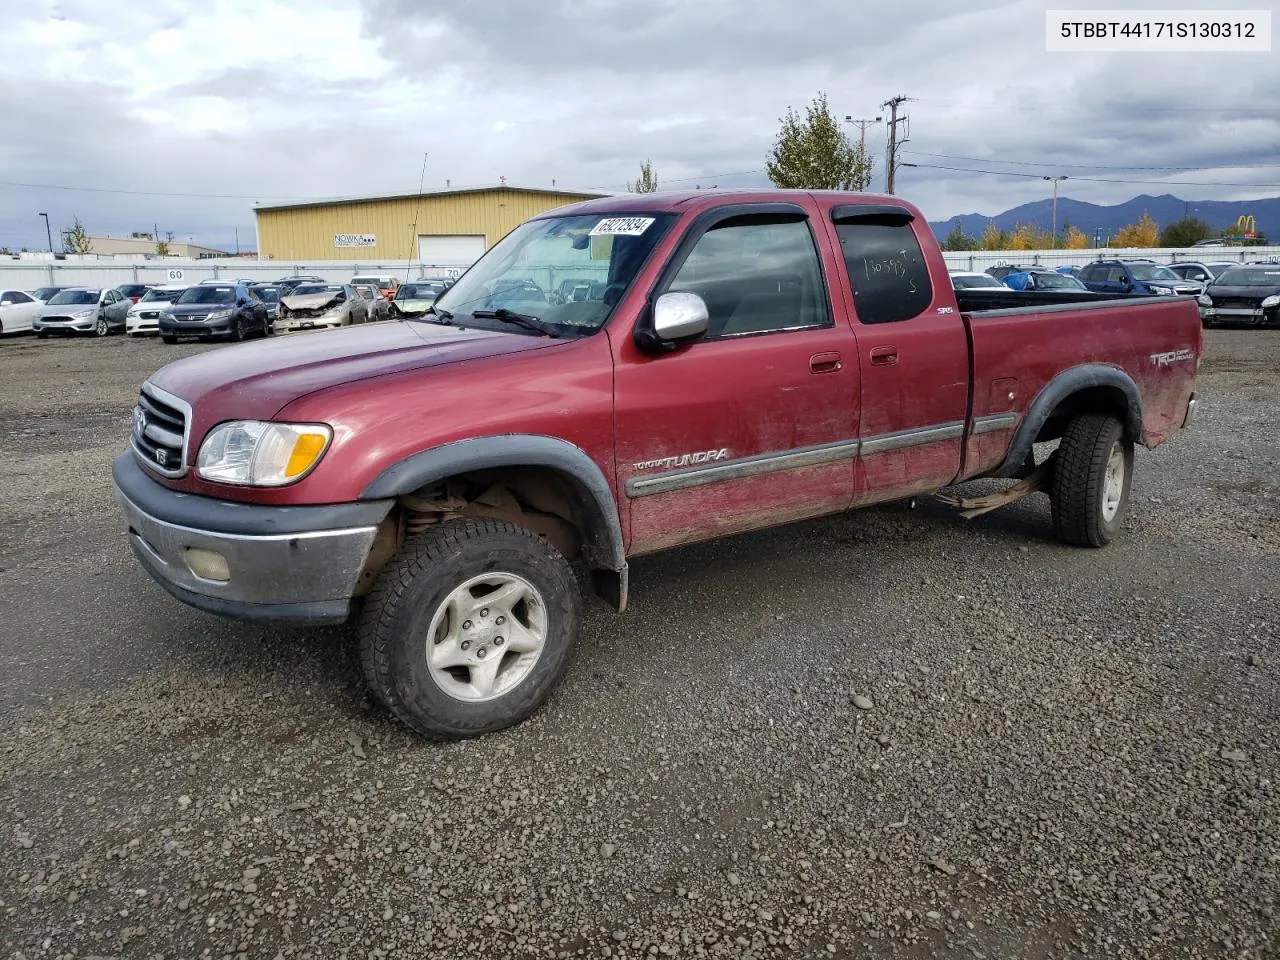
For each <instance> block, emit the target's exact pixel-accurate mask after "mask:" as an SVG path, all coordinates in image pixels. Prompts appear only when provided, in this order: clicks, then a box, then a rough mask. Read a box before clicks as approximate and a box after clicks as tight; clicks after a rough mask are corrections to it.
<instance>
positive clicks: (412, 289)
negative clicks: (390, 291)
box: [391, 280, 448, 320]
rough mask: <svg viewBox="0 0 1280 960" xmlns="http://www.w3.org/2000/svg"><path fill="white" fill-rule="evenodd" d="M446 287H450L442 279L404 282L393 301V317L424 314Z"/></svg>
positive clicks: (394, 318) (395, 318)
mask: <svg viewBox="0 0 1280 960" xmlns="http://www.w3.org/2000/svg"><path fill="white" fill-rule="evenodd" d="M446 289H448V288H447V287H445V285H444V282H443V281H441V280H415V281H413V282H412V283H402V284H401V285H400V288H399V289H398V290H396V296H395V299H394V300H392V301H391V319H393V320H397V319H399V318H400V317H420V316H422V314H424V313H426V312H427V310H429V309H430V308H431V305H432V304H433V303H435V302H436V298H437V297H439V296H440V295H441V294H442V293H444V292H445V290H446Z"/></svg>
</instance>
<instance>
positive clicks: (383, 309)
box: [352, 283, 391, 321]
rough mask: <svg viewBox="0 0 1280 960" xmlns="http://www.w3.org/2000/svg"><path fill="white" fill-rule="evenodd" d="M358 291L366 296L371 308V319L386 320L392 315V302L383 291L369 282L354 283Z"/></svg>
mask: <svg viewBox="0 0 1280 960" xmlns="http://www.w3.org/2000/svg"><path fill="white" fill-rule="evenodd" d="M352 287H353V288H354V289H355V291H356V293H358V294H360V296H362V297H364V302H365V306H367V307H368V308H369V320H370V321H374V320H386V319H387V318H388V317H390V316H391V304H390V303H388V302H387V298H386V297H384V296H383V295H382V291H381V290H379V289H378V288H377V287H375V286H373V285H372V284H369V283H353V284H352Z"/></svg>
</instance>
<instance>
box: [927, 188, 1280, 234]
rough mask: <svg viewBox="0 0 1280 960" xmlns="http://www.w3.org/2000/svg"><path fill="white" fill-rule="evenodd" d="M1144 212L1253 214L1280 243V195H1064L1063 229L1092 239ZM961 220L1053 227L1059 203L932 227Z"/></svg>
mask: <svg viewBox="0 0 1280 960" xmlns="http://www.w3.org/2000/svg"><path fill="white" fill-rule="evenodd" d="M1144 210H1145V211H1146V212H1147V213H1149V214H1151V218H1152V219H1153V220H1155V222H1156V223H1158V224H1160V226H1161V227H1163V226H1165V225H1166V224H1169V223H1173V222H1174V221H1175V220H1181V219H1182V218H1183V216H1184V211H1186V212H1187V214H1188V215H1190V216H1193V217H1199V218H1200V219H1201V220H1204V221H1205V222H1206V223H1208V224H1209V226H1211V227H1213V228H1214V229H1215V230H1223V229H1225V228H1226V227H1229V226H1231V224H1233V223H1235V222H1236V220H1237V219H1239V218H1240V217H1241V216H1252V217H1253V218H1254V219H1255V220H1256V221H1257V224H1258V232H1259V233H1263V234H1266V236H1267V238H1268V240H1270V241H1271V242H1272V243H1275V242H1277V241H1280V197H1269V198H1266V199H1262V200H1182V199H1181V198H1179V197H1175V196H1173V195H1172V194H1168V193H1166V194H1164V195H1163V196H1159V197H1151V196H1147V195H1146V194H1143V195H1141V196H1137V197H1134V198H1133V199H1132V200H1126V201H1125V202H1124V203H1117V204H1115V205H1114V206H1099V205H1098V204H1096V203H1085V202H1084V201H1082V200H1072V199H1071V198H1070V197H1063V196H1059V197H1058V229H1059V230H1061V229H1062V225H1063V224H1064V223H1069V224H1071V225H1072V226H1073V227H1076V228H1078V229H1079V230H1081V231H1083V233H1084V234H1085V236H1087V237H1089V238H1090V239H1092V238H1093V235H1094V231H1095V230H1097V229H1098V228H1099V227H1101V228H1102V229H1103V231H1104V232H1105V234H1106V235H1110V234H1113V233H1115V232H1117V231H1118V230H1120V229H1121V228H1122V227H1126V226H1128V225H1129V224H1131V223H1137V222H1138V218H1139V217H1141V216H1142V212H1143V211H1144ZM957 219H958V220H959V221H960V222H961V224H963V226H964V232H965V233H968V234H971V235H972V236H975V237H976V236H979V235H981V233H982V231H983V230H984V229H986V226H987V221H989V220H994V221H995V222H996V226H997V227H999V228H1001V229H1002V230H1012V229H1013V228H1014V227H1016V226H1017V225H1018V224H1020V223H1031V224H1034V225H1035V226H1037V227H1041V228H1042V229H1044V230H1048V229H1049V228H1050V224H1051V223H1052V221H1053V201H1052V200H1051V199H1045V200H1036V201H1035V202H1034V203H1024V204H1022V206H1019V207H1014V208H1013V209H1011V210H1006V211H1004V213H998V214H996V215H995V216H985V215H983V214H980V213H966V214H962V215H961V216H959V217H953V218H952V219H950V220H947V221H940V222H931V223H930V224H929V225H930V226H931V227H933V232H934V233H935V234H937V236H938V238H939V239H942V238H944V237H945V236H946V235H947V234H948V233H950V232H951V230H952V228H953V227H954V226H955V221H956V220H957Z"/></svg>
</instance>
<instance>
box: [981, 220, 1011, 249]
mask: <svg viewBox="0 0 1280 960" xmlns="http://www.w3.org/2000/svg"><path fill="white" fill-rule="evenodd" d="M978 249H979V250H1008V249H1009V234H1008V232H1007V231H1005V230H1001V229H1000V228H999V227H997V226H996V222H995V221H994V220H988V221H987V226H986V229H984V230H983V231H982V236H981V237H979V238H978Z"/></svg>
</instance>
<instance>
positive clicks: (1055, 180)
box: [1043, 174, 1067, 246]
mask: <svg viewBox="0 0 1280 960" xmlns="http://www.w3.org/2000/svg"><path fill="white" fill-rule="evenodd" d="M1043 179H1045V180H1052V181H1053V234H1052V236H1053V244H1054V246H1057V244H1058V181H1059V180H1065V179H1067V177H1066V174H1063V175H1062V176H1060V177H1044V178H1043Z"/></svg>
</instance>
